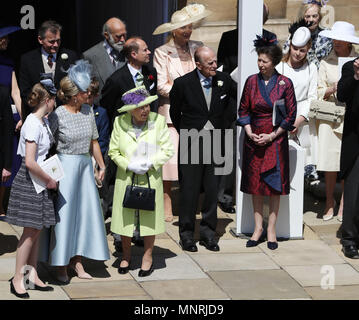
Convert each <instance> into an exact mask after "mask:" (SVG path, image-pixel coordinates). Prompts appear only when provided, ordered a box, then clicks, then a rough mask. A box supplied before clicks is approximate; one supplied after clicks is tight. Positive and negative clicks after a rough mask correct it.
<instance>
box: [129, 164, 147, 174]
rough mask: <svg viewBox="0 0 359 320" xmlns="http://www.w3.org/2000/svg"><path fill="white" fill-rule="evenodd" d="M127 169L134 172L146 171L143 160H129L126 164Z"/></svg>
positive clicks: (143, 172) (142, 172) (141, 172)
mask: <svg viewBox="0 0 359 320" xmlns="http://www.w3.org/2000/svg"><path fill="white" fill-rule="evenodd" d="M127 169H128V170H130V171H132V172H134V173H136V174H145V173H146V172H147V171H148V168H147V165H146V163H145V162H130V163H129V164H128V166H127Z"/></svg>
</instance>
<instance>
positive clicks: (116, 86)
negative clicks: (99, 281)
mask: <svg viewBox="0 0 359 320" xmlns="http://www.w3.org/2000/svg"><path fill="white" fill-rule="evenodd" d="M123 53H124V54H125V57H126V58H127V60H128V62H127V63H126V64H125V65H124V66H123V67H122V68H121V69H119V70H117V71H115V72H114V73H113V74H112V75H111V76H110V77H109V78H108V79H107V80H106V83H105V86H104V87H103V89H102V98H101V100H100V104H101V106H102V107H103V108H105V109H106V110H107V114H108V117H109V119H110V128H111V130H112V126H113V121H114V120H115V117H117V116H118V115H119V113H118V111H117V109H119V108H120V107H121V106H123V102H122V100H121V98H122V95H123V94H124V93H125V92H127V91H128V90H131V89H133V88H135V87H136V86H139V85H145V87H146V89H147V90H148V91H149V92H150V94H151V95H155V94H156V93H157V72H156V69H155V68H153V67H151V66H149V65H148V63H149V62H150V54H151V51H150V50H148V47H147V44H146V42H145V41H143V40H142V39H141V38H140V37H132V38H130V39H128V40H127V41H126V42H125V45H124V47H123ZM151 111H157V101H155V102H153V103H151ZM116 170H117V166H116V164H115V163H114V162H113V161H111V160H110V161H109V165H108V167H107V170H106V176H105V180H104V182H103V183H104V184H105V185H107V186H109V187H108V190H109V192H108V194H107V197H105V198H104V199H103V200H104V206H107V207H108V210H110V207H111V204H112V200H113V190H114V188H113V186H114V184H115V178H116ZM114 239H115V241H114V245H115V248H116V250H117V251H121V243H120V237H119V236H118V235H116V234H115V235H114ZM133 242H134V243H135V244H136V245H139V246H142V245H143V240H142V239H141V240H140V238H139V233H138V232H135V233H134V238H133Z"/></svg>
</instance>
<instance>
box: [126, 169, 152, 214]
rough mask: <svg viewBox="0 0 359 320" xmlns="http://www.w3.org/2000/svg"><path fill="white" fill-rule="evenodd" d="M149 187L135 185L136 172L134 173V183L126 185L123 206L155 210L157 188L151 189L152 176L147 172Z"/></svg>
mask: <svg viewBox="0 0 359 320" xmlns="http://www.w3.org/2000/svg"><path fill="white" fill-rule="evenodd" d="M146 176H147V181H148V188H143V187H139V186H135V174H134V173H133V175H132V184H131V185H130V186H127V187H126V192H125V197H124V198H123V202H122V206H123V207H124V208H129V209H140V210H148V211H153V210H155V197H156V190H155V189H151V186H150V178H149V176H148V173H146Z"/></svg>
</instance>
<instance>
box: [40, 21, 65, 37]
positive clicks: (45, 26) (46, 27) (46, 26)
mask: <svg viewBox="0 0 359 320" xmlns="http://www.w3.org/2000/svg"><path fill="white" fill-rule="evenodd" d="M47 31H50V32H51V33H54V34H55V33H57V31H59V32H60V33H61V31H62V26H61V25H60V24H59V23H57V22H56V21H54V20H47V21H45V22H43V23H42V24H41V26H40V28H39V30H38V36H39V37H40V38H41V39H45V34H46V32H47Z"/></svg>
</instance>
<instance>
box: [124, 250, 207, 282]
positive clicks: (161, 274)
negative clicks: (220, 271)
mask: <svg viewBox="0 0 359 320" xmlns="http://www.w3.org/2000/svg"><path fill="white" fill-rule="evenodd" d="M141 261H142V257H139V256H136V257H132V261H131V265H132V266H133V270H130V273H131V275H132V276H133V277H134V279H135V280H136V281H138V282H145V281H152V280H178V279H203V278H208V276H207V275H206V274H205V273H204V272H203V271H202V270H201V268H200V267H199V266H198V265H197V264H196V263H195V262H194V261H193V260H192V259H191V258H190V257H189V256H188V255H186V254H181V255H178V256H175V257H172V258H166V257H164V256H154V260H153V265H154V272H153V273H152V274H151V275H150V276H148V277H143V278H140V277H138V272H139V270H140V268H141Z"/></svg>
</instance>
